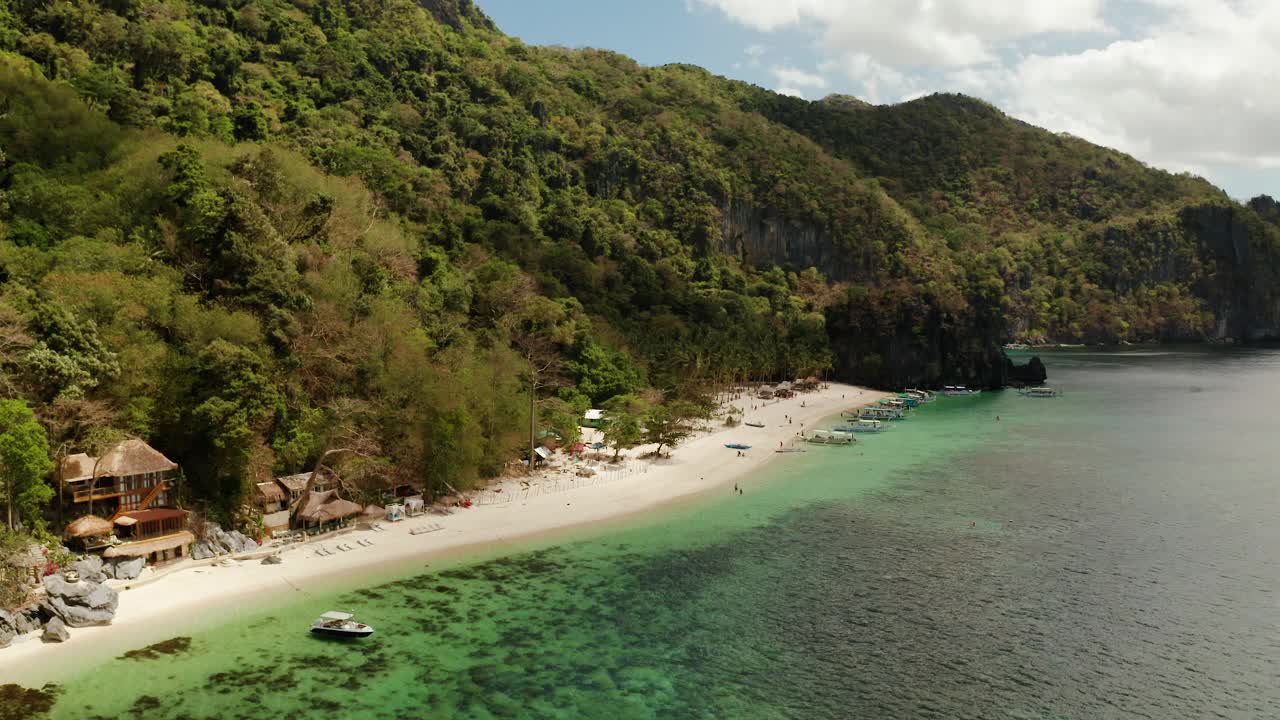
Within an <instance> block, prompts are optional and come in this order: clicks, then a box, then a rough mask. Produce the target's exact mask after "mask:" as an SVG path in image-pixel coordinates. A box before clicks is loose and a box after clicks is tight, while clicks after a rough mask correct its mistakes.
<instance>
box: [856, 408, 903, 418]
mask: <svg viewBox="0 0 1280 720" xmlns="http://www.w3.org/2000/svg"><path fill="white" fill-rule="evenodd" d="M843 414H844V416H845V417H847V418H853V419H856V420H901V419H902V417H903V414H902V410H901V408H895V407H887V406H884V405H870V406H867V407H864V408H862V409H861V410H859V411H857V412H854V413H843Z"/></svg>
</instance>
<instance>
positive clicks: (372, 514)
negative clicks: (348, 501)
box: [364, 505, 387, 520]
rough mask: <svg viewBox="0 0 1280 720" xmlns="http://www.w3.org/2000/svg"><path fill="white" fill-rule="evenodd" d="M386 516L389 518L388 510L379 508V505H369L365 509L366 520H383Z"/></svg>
mask: <svg viewBox="0 0 1280 720" xmlns="http://www.w3.org/2000/svg"><path fill="white" fill-rule="evenodd" d="M386 516H387V511H386V509H385V508H381V507H378V506H377V505H369V506H367V507H365V509H364V519H365V520H377V519H378V518H382V517H386Z"/></svg>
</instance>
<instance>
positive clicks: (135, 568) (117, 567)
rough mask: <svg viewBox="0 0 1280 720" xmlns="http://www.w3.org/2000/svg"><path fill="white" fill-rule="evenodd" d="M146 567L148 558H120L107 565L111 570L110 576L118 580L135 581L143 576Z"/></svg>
mask: <svg viewBox="0 0 1280 720" xmlns="http://www.w3.org/2000/svg"><path fill="white" fill-rule="evenodd" d="M146 566H147V560H146V558H140V557H137V558H120V559H119V560H117V561H115V562H113V563H108V564H107V567H109V568H111V572H110V573H109V574H110V575H111V577H113V578H115V579H117V580H134V579H136V578H137V577H138V576H139V575H141V574H142V568H144V567H146Z"/></svg>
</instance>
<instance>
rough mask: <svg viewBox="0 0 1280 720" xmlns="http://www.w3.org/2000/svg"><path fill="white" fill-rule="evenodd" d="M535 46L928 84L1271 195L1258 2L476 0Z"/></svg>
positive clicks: (753, 78)
mask: <svg viewBox="0 0 1280 720" xmlns="http://www.w3.org/2000/svg"><path fill="white" fill-rule="evenodd" d="M477 2H478V4H479V5H480V7H481V8H482V9H483V10H484V11H485V12H486V13H488V14H489V16H490V17H492V18H493V19H494V21H495V22H497V23H498V25H499V27H501V28H502V30H503V31H504V32H506V33H508V34H510V35H515V36H518V37H520V38H522V39H523V40H524V41H525V42H527V43H530V44H536V45H548V44H554V45H565V46H568V47H598V48H606V49H609V50H615V51H618V52H621V53H624V54H626V55H629V56H631V57H634V58H635V59H637V60H638V61H640V62H642V63H644V64H647V65H661V64H665V63H671V62H687V63H692V64H695V65H700V66H702V67H705V68H707V69H709V70H711V71H712V72H714V73H716V74H719V75H725V76H728V77H732V78H735V79H739V80H745V81H747V82H752V83H755V84H758V85H761V86H763V87H767V88H770V89H773V90H776V91H778V92H785V93H788V94H793V95H799V96H802V97H806V98H809V99H817V98H820V97H822V96H824V95H826V94H828V93H832V92H839V93H847V94H851V95H856V96H858V97H860V98H863V99H865V100H868V101H871V102H877V103H890V102H900V101H902V100H907V99H910V98H912V97H917V96H919V95H923V94H927V93H930V92H935V91H958V92H965V93H968V94H970V95H975V96H977V97H981V98H984V99H986V100H989V101H991V102H993V103H995V104H996V105H998V106H1000V107H1001V108H1003V109H1004V110H1005V111H1006V112H1008V113H1010V114H1011V115H1014V116H1015V117H1019V118H1022V119H1024V120H1027V121H1028V122H1031V123H1034V124H1036V125H1039V126H1041V127H1045V128H1048V129H1050V130H1053V131H1055V132H1070V133H1072V134H1074V135H1077V136H1080V137H1083V138H1086V139H1088V140H1091V141H1093V142H1097V143H1100V144H1103V145H1108V146H1110V147H1115V148H1118V149H1120V150H1123V151H1125V152H1128V153H1131V154H1133V155H1135V156H1136V157H1138V158H1139V159H1141V160H1143V161H1145V162H1148V163H1150V164H1152V165H1155V166H1158V167H1162V168H1166V169H1169V170H1173V171H1176V172H1182V171H1186V172H1192V173H1195V174H1197V175H1202V176H1204V177H1207V178H1209V179H1210V180H1212V181H1213V182H1215V183H1217V184H1219V185H1221V186H1223V187H1225V188H1226V189H1227V191H1228V192H1229V193H1231V195H1232V196H1233V197H1236V198H1240V199H1245V198H1249V197H1252V196H1254V195H1258V194H1262V193H1268V194H1272V195H1275V194H1280V132H1275V131H1274V129H1273V128H1275V127H1278V126H1280V125H1278V123H1280V93H1275V92H1274V88H1275V87H1277V81H1278V80H1280V2H1274V1H1273V0H998V1H997V0H648V1H647V2H644V3H636V2H634V1H632V0H477Z"/></svg>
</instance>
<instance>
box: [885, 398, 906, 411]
mask: <svg viewBox="0 0 1280 720" xmlns="http://www.w3.org/2000/svg"><path fill="white" fill-rule="evenodd" d="M879 404H880V407H887V408H894V409H895V410H899V411H901V412H902V413H903V414H904V415H905V414H906V412H907V410H910V409H911V406H910V405H907V404H906V403H905V402H903V401H902V400H899V399H898V398H881V400H880V403H879Z"/></svg>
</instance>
